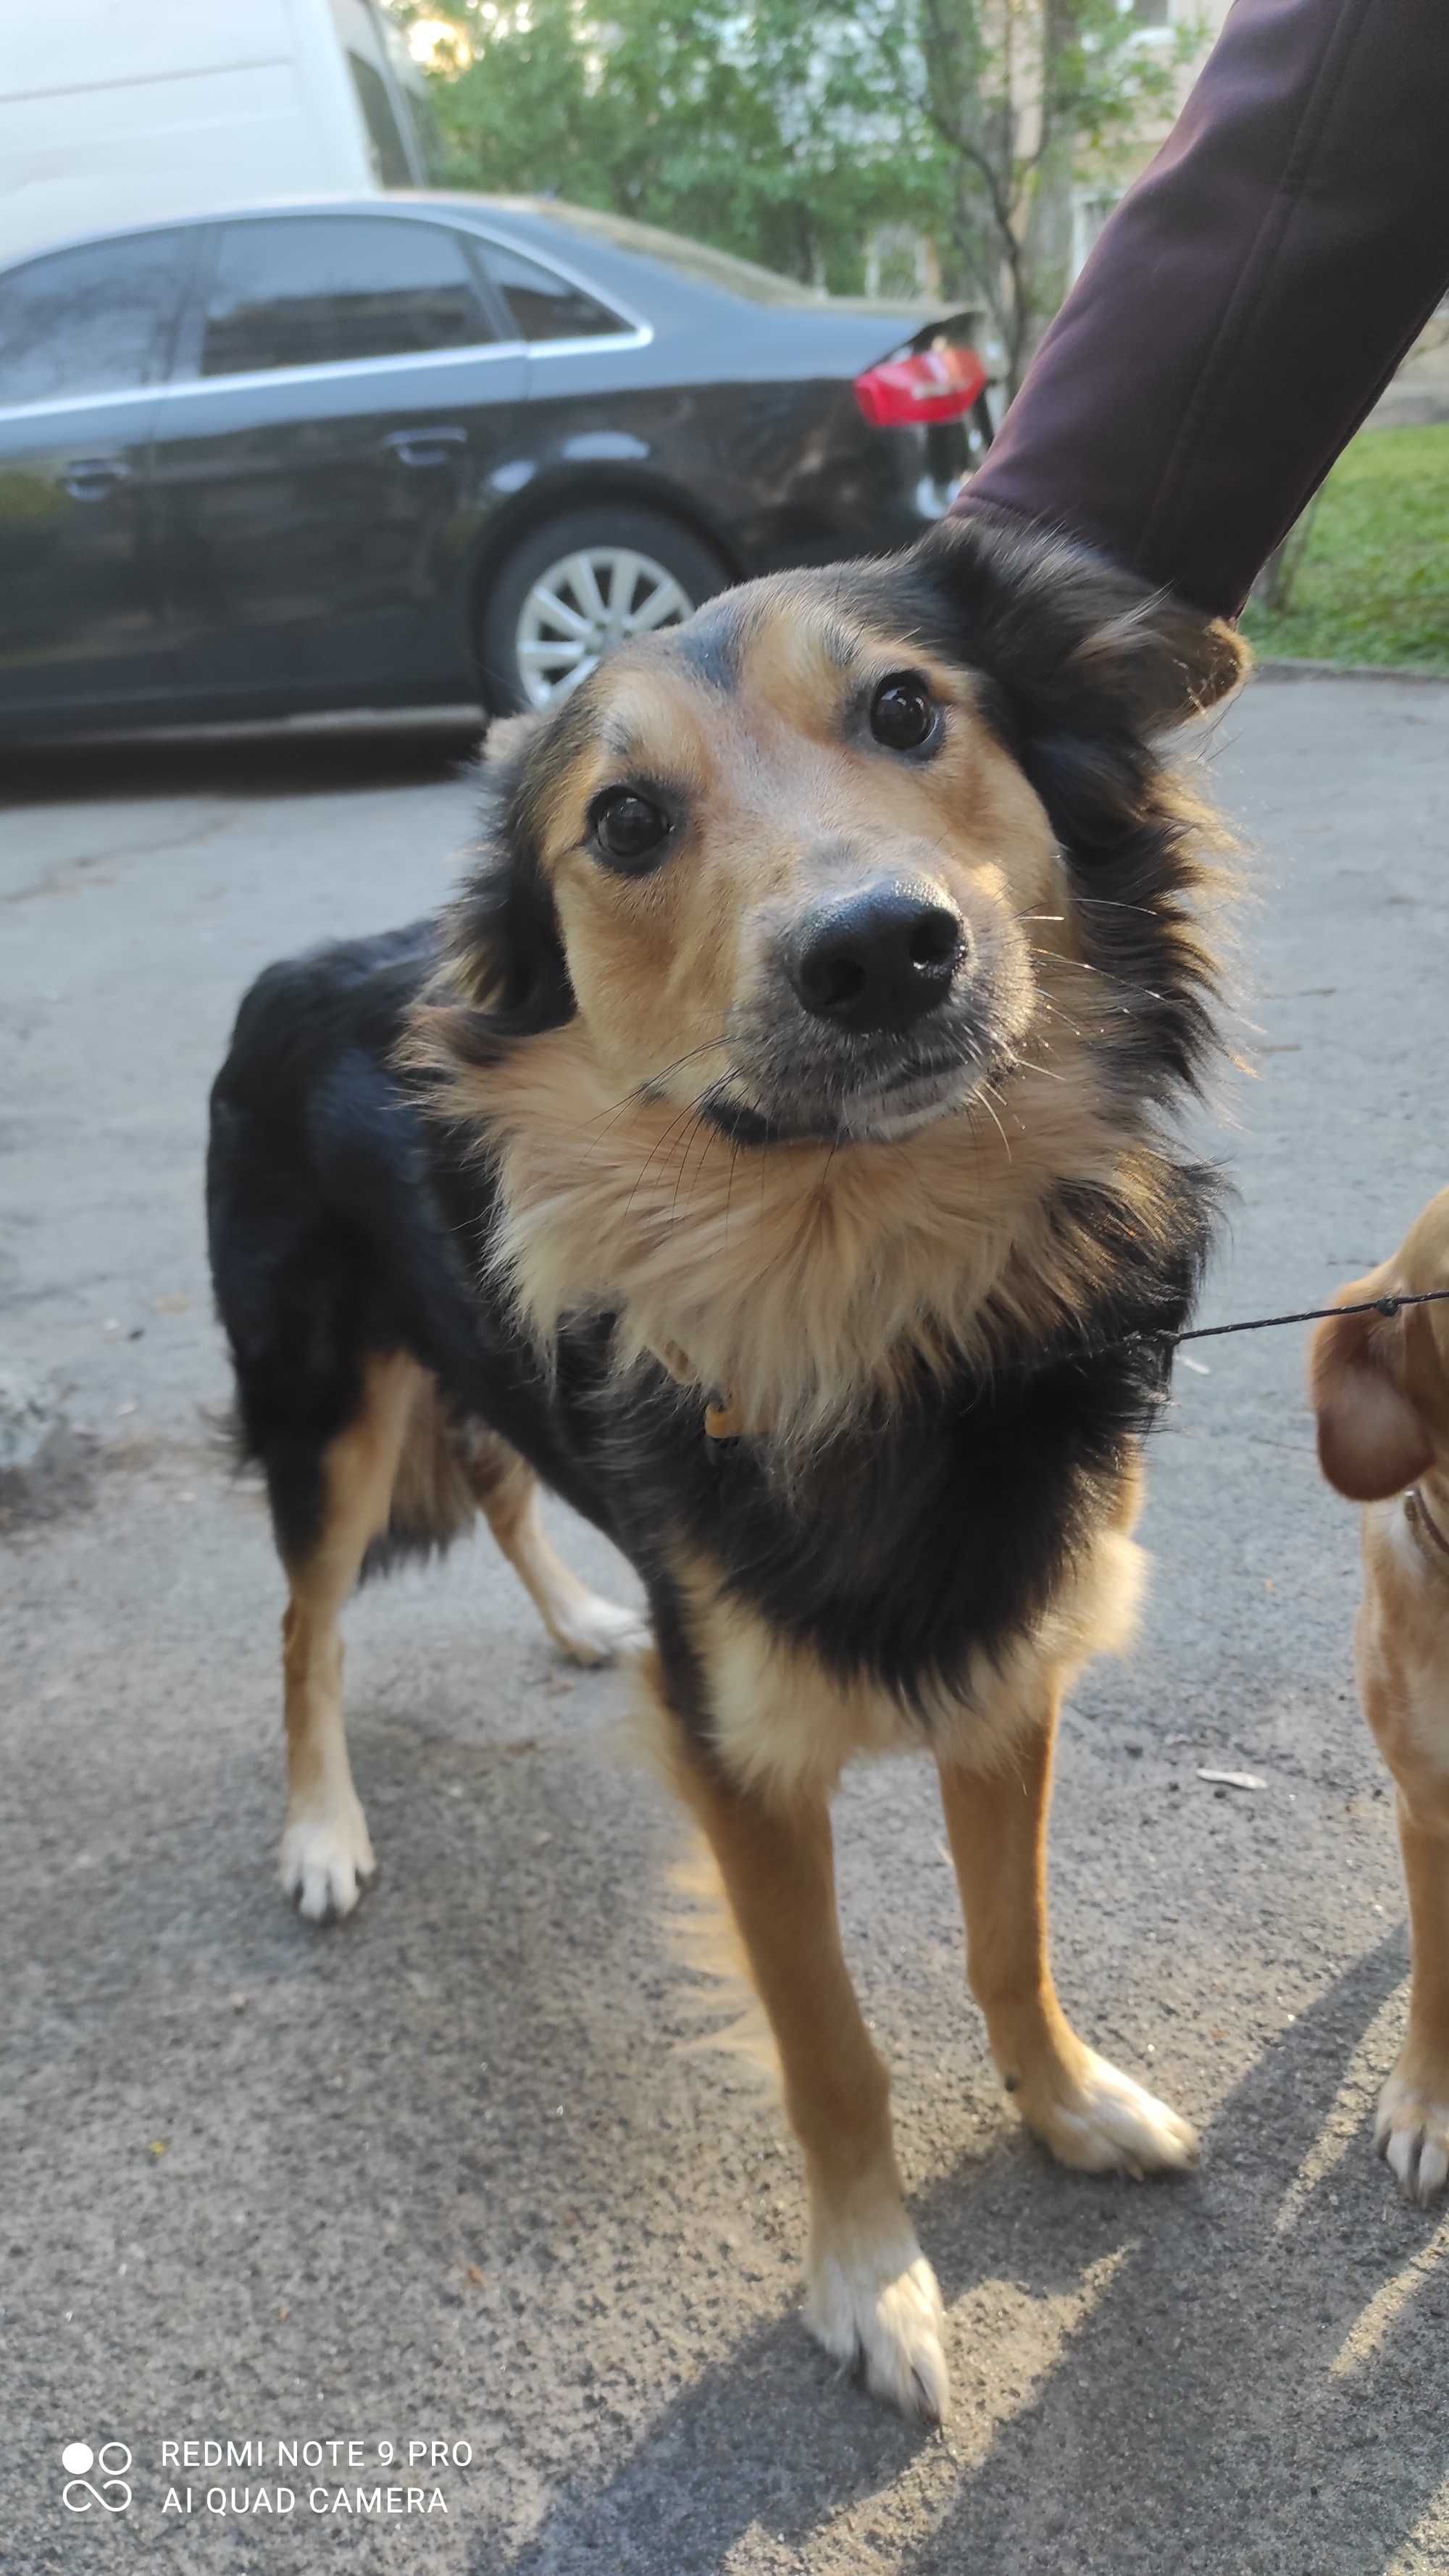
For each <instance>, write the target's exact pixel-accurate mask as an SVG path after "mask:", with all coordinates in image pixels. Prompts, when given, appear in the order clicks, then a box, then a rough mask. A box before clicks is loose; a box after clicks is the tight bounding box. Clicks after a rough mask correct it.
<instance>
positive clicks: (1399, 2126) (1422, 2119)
mask: <svg viewBox="0 0 1449 2576" xmlns="http://www.w3.org/2000/svg"><path fill="white" fill-rule="evenodd" d="M1374 2145H1375V2146H1376V2147H1377V2148H1378V2151H1379V2154H1380V2155H1381V2156H1382V2157H1383V2158H1384V2160H1385V2162H1386V2163H1387V2165H1388V2167H1389V2170H1390V2172H1391V2173H1392V2174H1393V2176H1394V2178H1395V2180H1396V2182H1397V2183H1398V2186H1399V2189H1400V2191H1401V2192H1402V2193H1403V2195H1404V2198H1405V2199H1406V2200H1420V2201H1430V2200H1433V2199H1434V2197H1435V2195H1436V2194H1437V2193H1438V2192H1441V2191H1442V2190H1443V2188H1444V2185H1445V2182H1446V2180H1449V2067H1444V2068H1441V2069H1439V2070H1438V2071H1437V2072H1436V2073H1435V2074H1432V2075H1430V2074H1428V2073H1427V2071H1426V2070H1424V2069H1416V2070H1414V2072H1412V2073H1411V2072H1410V2071H1409V2070H1408V2069H1407V2068H1406V2067H1405V2064H1404V2060H1403V2059H1402V2058H1400V2060H1399V2063H1398V2065H1397V2066H1396V2067H1395V2068H1394V2071H1393V2073H1392V2075H1391V2076H1390V2077H1389V2080H1388V2082H1387V2084H1386V2085H1385V2086H1384V2089H1383V2091H1382V2093H1381V2094H1380V2095H1379V2107H1378V2117H1377V2119H1376V2120H1375V2122H1374Z"/></svg>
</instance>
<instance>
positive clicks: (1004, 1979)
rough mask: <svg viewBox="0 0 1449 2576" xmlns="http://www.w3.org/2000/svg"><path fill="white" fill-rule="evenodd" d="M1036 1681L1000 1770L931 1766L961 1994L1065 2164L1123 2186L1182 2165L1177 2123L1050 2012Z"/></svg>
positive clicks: (1182, 2133)
mask: <svg viewBox="0 0 1449 2576" xmlns="http://www.w3.org/2000/svg"><path fill="white" fill-rule="evenodd" d="M1039 1680H1040V1684H1041V1688H1040V1692H1039V1694H1038V1696H1037V1700H1036V1707H1035V1711H1034V1713H1033V1714H1029V1715H1027V1717H1026V1719H1025V1722H1024V1723H1023V1725H1022V1727H1021V1731H1020V1733H1019V1735H1018V1737H1017V1741H1016V1744H1015V1747H1014V1750H1013V1751H1011V1752H1010V1753H1008V1754H1007V1756H1006V1758H1005V1760H1004V1762H1003V1763H1002V1765H1001V1767H999V1768H997V1769H993V1770H989V1771H968V1770H966V1769H964V1768H963V1767H962V1766H961V1765H960V1764H959V1763H953V1764H947V1763H945V1762H943V1763H942V1764H941V1796H942V1801H943V1803H944V1806H945V1810H946V1828H947V1832H948V1833H949V1835H950V1839H951V1854H952V1858H953V1859H954V1861H955V1864H956V1879H957V1884H958V1886H959V1887H960V1890H961V1905H962V1911H963V1912H964V1914H965V1917H966V1953H967V1973H968V1976H969V1978H970V1983H971V1991H972V1993H973V1994H974V1995H975V1997H976V2000H977V2002H978V2003H979V2004H980V2006H981V2009H982V2011H983V2013H984V2014H985V2016H986V2028H987V2033H988V2035H989V2038H990V2041H991V2053H992V2055H993V2057H994V2058H995V2060H996V2063H997V2066H998V2067H999V2068H1000V2070H1001V2074H1002V2078H1003V2080H1004V2082H1005V2084H1006V2089H1007V2091H1008V2092H1009V2093H1012V2094H1014V2095H1015V2097H1016V2103H1017V2107H1018V2109H1019V2110H1020V2112H1021V2115H1022V2118H1023V2119H1024V2120H1025V2121H1026V2123H1027V2125H1028V2127H1029V2128H1032V2129H1035V2130H1036V2132H1037V2134H1038V2136H1040V2137H1042V2138H1044V2139H1045V2141H1046V2143H1047V2145H1048V2146H1049V2147H1050V2148H1051V2150H1052V2153H1053V2155H1055V2156H1056V2157H1058V2158H1059V2160H1060V2161H1061V2162H1062V2163H1063V2164H1067V2165H1077V2166H1080V2167H1081V2168H1083V2169H1084V2170H1085V2171H1088V2172H1091V2173H1107V2172H1114V2171H1115V2172H1122V2173H1131V2174H1144V2173H1151V2172H1157V2171H1161V2170H1164V2169H1166V2168H1170V2167H1172V2166H1179V2165H1186V2164H1191V2162H1192V2160H1193V2157H1194V2155H1195V2154H1196V2151H1197V2141H1196V2139H1195V2137H1194V2134H1193V2131H1192V2130H1191V2129H1190V2128H1189V2126H1188V2124H1187V2122H1186V2121H1185V2120H1180V2119H1179V2118H1178V2116H1177V2114H1176V2112H1175V2111H1169V2110H1168V2108H1167V2106H1166V2104H1165V2103H1163V2102H1158V2101H1156V2100H1155V2099H1154V2097H1153V2096H1152V2094H1150V2093H1146V2092H1144V2091H1143V2089H1142V2087H1141V2085H1140V2084H1134V2083H1133V2081H1132V2078H1131V2077H1130V2076H1129V2075H1122V2074H1119V2072H1118V2070H1117V2069H1116V2067H1114V2066H1109V2065H1108V2064H1107V2061H1106V2060H1105V2058H1101V2057H1098V2056H1097V2055H1096V2054H1095V2052H1094V2051H1093V2050H1092V2049H1090V2048H1087V2047H1086V2046H1085V2045H1084V2043H1083V2042H1082V2041H1081V2040H1080V2039H1078V2037H1077V2035H1076V2032H1075V2031H1074V2030H1073V2029H1072V2026H1071V2024H1070V2022H1069V2021H1068V2020H1067V2017H1066V2015H1065V2013H1064V2012H1063V2011H1062V2008H1061V2005H1060V2004H1059V2003H1058V2001H1057V1995H1056V1988H1055V1986H1054V1985H1053V1983H1052V1972H1051V1960H1050V1956H1049V1951H1048V1939H1047V1892H1046V1845H1047V1811H1048V1808H1049V1805H1050V1802H1051V1767H1052V1744H1053V1739H1054V1737H1055V1733H1056V1720H1057V1707H1058V1703H1059V1698H1060V1685H1059V1683H1058V1681H1057V1679H1056V1677H1055V1676H1053V1675H1047V1674H1043V1675H1041V1676H1039Z"/></svg>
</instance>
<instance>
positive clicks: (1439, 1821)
mask: <svg viewBox="0 0 1449 2576" xmlns="http://www.w3.org/2000/svg"><path fill="white" fill-rule="evenodd" d="M1398 1790H1399V1847H1400V1849H1401V1850H1402V1852H1403V1855H1404V1877H1405V1879H1406V1881H1407V1883H1408V1890H1409V1927H1410V1935H1411V1940H1412V1955H1413V1981H1412V1984H1411V1986H1410V1989H1409V2028H1408V2032H1407V2035H1406V2037H1405V2040H1404V2045H1403V2047H1402V2049H1401V2050H1400V2052H1399V2061H1398V2064H1397V2065H1396V2066H1395V2068H1394V2071H1393V2073H1392V2075H1391V2076H1390V2077H1389V2080H1388V2082H1387V2084H1386V2085H1385V2086H1384V2089H1383V2091H1382V2093H1381V2094H1380V2096H1379V2107H1378V2120H1377V2123H1376V2127H1375V2132H1374V2135H1375V2141H1376V2143H1377V2146H1378V2149H1379V2153H1380V2154H1381V2155H1384V2156H1387V2158H1388V2160H1389V2164H1390V2165H1391V2167H1392V2169H1393V2172H1394V2174H1395V2177H1396V2178H1397V2181H1398V2183H1399V2186H1400V2189H1401V2190H1402V2191H1404V2192H1405V2193H1406V2194H1407V2195H1408V2196H1409V2198H1411V2199H1418V2200H1426V2201H1427V2200H1432V2199H1433V2198H1434V2196H1435V2194H1436V2192H1439V2191H1442V2190H1443V2188H1444V2184H1445V2181H1446V2179H1449V1780H1446V1779H1445V1777H1444V1775H1443V1774H1442V1773H1439V1774H1437V1775H1429V1776H1423V1775H1420V1776H1418V1777H1411V1776H1409V1775H1408V1774H1407V1772H1405V1773H1403V1774H1402V1775H1401V1776H1400V1777H1399V1780H1398Z"/></svg>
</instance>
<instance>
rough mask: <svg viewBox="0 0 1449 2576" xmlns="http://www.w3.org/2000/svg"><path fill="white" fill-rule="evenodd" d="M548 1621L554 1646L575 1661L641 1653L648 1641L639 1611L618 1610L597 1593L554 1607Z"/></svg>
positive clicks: (600, 1660) (593, 1661) (598, 1661)
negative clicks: (565, 1606) (566, 1605)
mask: <svg viewBox="0 0 1449 2576" xmlns="http://www.w3.org/2000/svg"><path fill="white" fill-rule="evenodd" d="M548 1624H549V1629H550V1632H551V1634H552V1637H553V1640H554V1643H555V1645H556V1646H559V1647H561V1648H562V1650H563V1652H564V1653H565V1654H566V1655H567V1656H568V1657H569V1659H570V1661H571V1662H573V1663H576V1664H611V1663H612V1662H613V1660H614V1658H615V1656H616V1655H636V1654H641V1653H642V1652H643V1650H644V1648H645V1647H646V1646H647V1645H648V1643H649V1622H648V1621H647V1619H645V1617H644V1616H643V1614H642V1612H640V1611H638V1610H622V1609H620V1607H619V1605H618V1603H617V1602H615V1601H605V1600H602V1599H601V1598H600V1596H599V1594H598V1593H597V1592H585V1593H583V1594H582V1596H581V1597H580V1599H579V1600H578V1601H576V1602H572V1601H571V1602H570V1603H569V1605H568V1607H567V1609H559V1610H556V1611H555V1612H554V1615H553V1617H552V1618H551V1619H550V1621H549V1623H548Z"/></svg>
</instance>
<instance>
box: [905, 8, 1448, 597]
mask: <svg viewBox="0 0 1449 2576" xmlns="http://www.w3.org/2000/svg"><path fill="white" fill-rule="evenodd" d="M1446 283H1449V0H1236V6H1235V7H1234V8H1233V10H1232V12H1231V14H1230V16H1229V18H1228V21H1227V24H1226V26H1225V27H1224V29H1223V33H1222V35H1221V37H1220V38H1219V40H1218V43H1217V44H1216V46H1215V47H1214V49H1213V51H1212V53H1211V54H1210V56H1209V57H1208V61H1207V63H1206V65H1205V66H1204V69H1203V72H1202V75H1201V78H1200V79H1199V81H1198V83H1197V85H1196V87H1195V89H1194V90H1193V93H1192V96H1191V97H1190V99H1189V100H1188V102H1187V105H1186V107H1185V108H1184V110H1183V113H1182V115H1181V116H1180V118H1179V119H1178V122H1177V124H1176V125H1175V127H1174V128H1173V131H1172V133H1171V135H1170V136H1169V137H1168V140H1167V142H1166V143H1165V145H1164V146H1163V149H1162V150H1161V152H1160V153H1159V154H1158V156H1157V158H1156V160H1155V161H1154V162H1153V163H1152V165H1151V167H1150V169H1148V170H1147V171H1146V172H1145V173H1144V174H1143V176H1142V178H1141V179H1139V180H1138V182H1137V184H1136V186H1135V187H1134V188H1132V189H1131V190H1130V191H1129V193H1128V194H1127V195H1126V196H1125V197H1124V198H1123V200H1122V203H1121V205H1120V206H1119V207H1118V208H1117V210H1116V212H1115V213H1114V214H1113V216H1112V218H1111V220H1110V222H1109V223H1108V224H1107V225H1106V227H1105V229H1104V231H1103V233H1102V236H1101V239H1100V240H1099V242H1098V243H1097V246H1096V248H1095V250H1094V251H1093V253H1092V256H1091V258H1090V259H1089V261H1088V262H1087V265H1086V267H1085V268H1084V269H1083V271H1082V274H1081V276H1080V277H1079V278H1078V280H1077V282H1076V284H1075V286H1074V287H1073V288H1072V291H1071V293H1070V294H1069V296H1068V297H1067V300H1066V302H1065V304H1064V305H1063V306H1062V309H1061V311H1060V313H1059V314H1058V315H1057V318H1056V320H1055V322H1054V323H1053V324H1052V326H1051V329H1050V330H1049V331H1048V332H1047V335H1046V337H1045V339H1044V340H1043V341H1042V344H1041V347H1040V349H1039V350H1038V352H1037V354H1036V357H1035V359H1034V360H1033V362H1032V365H1031V367H1030V368H1029V369H1028V372H1027V375H1026V379H1025V381H1024V383H1023V385H1022V388H1021V391H1020V393H1019V394H1018V396H1017V398H1016V401H1015V402H1014V403H1013V404H1012V406H1011V409H1010V411H1009V413H1008V414H1007V417H1006V420H1005V422H1004V424H1003V427H1002V431H1001V435H1000V437H999V439H998V440H997V443H996V445H995V446H994V447H993V448H992V450H991V452H990V454H989V456H988V457H987V460H986V463H985V465H984V466H983V467H982V469H981V471H980V473H979V474H977V475H975V476H974V477H973V479H972V481H971V483H970V484H969V485H968V486H967V487H966V489H965V491H964V492H963V493H962V495H961V497H960V499H959V500H958V502H957V503H956V505H955V506H956V507H957V508H958V509H964V510H967V511H972V510H977V509H980V508H982V507H984V506H987V505H990V506H991V507H993V508H995V509H998V510H1009V511H1011V512H1013V513H1015V514H1016V515H1018V516H1021V517H1025V518H1030V519H1039V520H1045V521H1048V522H1050V523H1051V524H1052V525H1053V526H1054V527H1057V528H1061V529H1065V530H1067V531H1069V532H1070V533H1072V534H1074V535H1077V536H1081V537H1085V538H1087V539H1088V540H1089V541H1090V542H1091V543H1093V544H1095V545H1097V546H1099V547H1101V548H1102V549H1103V551H1104V552H1106V553H1107V554H1109V555H1111V556H1113V557H1114V558H1115V559H1116V561H1117V562H1119V563H1120V564H1123V565H1126V566H1128V567H1129V568H1130V569H1131V570H1133V571H1135V572H1138V573H1140V574H1142V575H1143V576H1144V578H1145V579H1147V580H1149V581H1151V582H1154V583H1162V584H1165V585H1166V586H1167V587H1168V588H1170V589H1172V590H1175V591H1177V592H1178V593H1179V594H1180V595H1181V596H1182V597H1183V598H1185V599H1187V600H1190V601H1191V602H1193V604H1194V605H1195V606H1197V607H1199V608H1203V609H1206V610H1209V611H1210V612H1211V613H1212V614H1214V615H1216V616H1229V617H1231V616H1235V615H1236V614H1237V611H1238V610H1239V609H1240V608H1241V606H1242V604H1243V601H1244V600H1245V599H1246V597H1247V594H1248V592H1249V590H1250V588H1251V586H1252V583H1253V581H1254V578H1255V576H1256V575H1257V573H1258V571H1259V570H1260V568H1261V566H1262V564H1263V563H1264V561H1265V560H1266V558H1267V556H1268V555H1269V554H1270V553H1271V552H1272V549H1273V547H1274V546H1275V545H1276V544H1277V543H1278V541H1279V539H1280V538H1281V537H1282V536H1284V535H1285V534H1286V533H1287V531H1288V529H1289V528H1290V527H1291V526H1292V524H1293V521H1294V519H1295V518H1296V517H1297V515H1298V513H1299V511H1300V510H1301V509H1302V508H1303V506H1304V503H1305V502H1306V501H1307V500H1308V498H1309V496H1310V495H1311V494H1312V493H1313V492H1314V491H1315V490H1316V489H1317V487H1318V485H1319V484H1320V483H1321V481H1322V480H1323V477H1324V475H1325V474H1326V473H1327V471H1328V469H1329V467H1330V465H1331V464H1332V463H1333V460H1334V458H1335V457H1336V456H1337V454H1338V453H1339V450H1340V449H1341V448H1342V447H1343V446H1344V445H1345V444H1346V442H1347V440H1348V439H1349V438H1350V437H1351V436H1352V434H1353V432H1354V430H1355V429H1357V427H1358V425H1359V423H1360V421H1361V420H1362V419H1363V418H1364V415H1365V413H1366V412H1368V411H1369V410H1370V408H1371V407H1372V405H1373V403H1374V401H1375V400H1376V399H1377V396H1378V395H1379V393H1380V392H1381V391H1382V389H1383V387H1384V385H1385V384H1386V383H1387V381H1388V379H1389V377H1390V376H1391V375H1392V374H1393V371H1394V369H1395V367H1396V366H1397V365H1398V363H1399V360H1400V359H1401V357H1402V356H1403V354H1404V352H1405V350H1406V349H1407V348H1409V346H1410V345H1411V344H1412V342H1413V340H1414V338H1415V336H1416V334H1417V333H1418V331H1419V330H1420V329H1421V328H1422V326H1423V324H1424V322H1425V321H1426V319H1427V318H1428V316H1429V314H1430V313H1431V312H1432V311H1433V308H1434V306H1435V304H1436V302H1437V301H1438V299H1439V297H1440V295H1441V294H1442V293H1443V291H1444V288H1445V285H1446Z"/></svg>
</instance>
